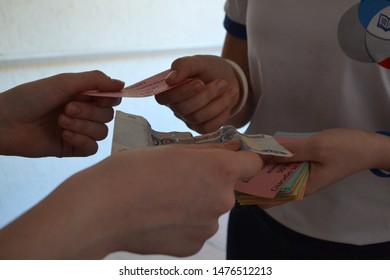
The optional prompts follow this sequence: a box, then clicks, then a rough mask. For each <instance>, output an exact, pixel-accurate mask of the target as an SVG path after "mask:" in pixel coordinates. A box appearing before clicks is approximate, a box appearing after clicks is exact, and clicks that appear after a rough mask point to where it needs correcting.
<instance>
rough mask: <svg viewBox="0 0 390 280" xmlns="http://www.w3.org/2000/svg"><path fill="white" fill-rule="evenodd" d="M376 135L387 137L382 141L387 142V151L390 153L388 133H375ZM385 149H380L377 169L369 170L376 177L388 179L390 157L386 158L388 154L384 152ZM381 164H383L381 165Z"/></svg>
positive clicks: (389, 175)
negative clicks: (379, 161) (379, 160)
mask: <svg viewBox="0 0 390 280" xmlns="http://www.w3.org/2000/svg"><path fill="white" fill-rule="evenodd" d="M377 133H378V134H380V135H383V136H382V138H384V137H388V139H383V140H385V141H387V143H388V145H386V146H388V147H389V151H390V138H389V137H390V132H388V131H377ZM386 150H387V149H386V148H385V149H382V150H380V153H381V157H380V158H381V159H382V160H381V163H378V166H377V168H371V169H370V171H371V172H372V173H373V174H374V175H376V176H378V177H390V157H389V156H388V155H389V153H388V152H385V151H386ZM382 162H383V163H382Z"/></svg>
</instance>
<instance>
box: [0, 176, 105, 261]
mask: <svg viewBox="0 0 390 280" xmlns="http://www.w3.org/2000/svg"><path fill="white" fill-rule="evenodd" d="M72 184H73V183H72V182H68V181H67V182H65V183H64V185H62V186H60V187H59V188H58V189H57V190H55V191H54V192H53V193H52V194H51V195H49V196H48V197H47V198H46V199H44V200H43V201H42V202H41V203H39V204H38V205H36V206H35V207H33V208H32V209H31V210H30V211H28V212H27V213H25V214H24V215H22V216H21V217H20V218H18V219H17V220H15V221H14V222H12V223H11V224H9V225H8V226H6V227H5V228H4V229H2V230H1V231H0V259H101V258H103V257H104V256H105V255H107V254H108V253H109V252H110V251H111V248H110V244H109V243H107V241H106V240H105V239H104V238H102V235H101V234H102V231H101V230H99V226H100V225H99V223H100V219H99V213H98V212H96V211H95V213H93V212H94V211H93V207H90V206H89V204H91V203H88V194H87V193H84V192H83V191H81V192H80V191H78V190H77V191H75V189H76V188H78V189H82V188H83V185H79V186H75V185H72ZM95 215H96V216H95Z"/></svg>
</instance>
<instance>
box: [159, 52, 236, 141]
mask: <svg viewBox="0 0 390 280" xmlns="http://www.w3.org/2000/svg"><path fill="white" fill-rule="evenodd" d="M171 69H172V72H171V73H170V74H169V75H168V77H167V79H166V82H167V83H168V84H169V85H175V84H178V83H181V82H183V81H185V80H186V79H193V80H192V81H190V82H188V83H185V84H183V85H180V86H178V87H176V88H174V89H171V90H169V91H167V92H164V93H161V94H159V95H157V96H156V100H157V102H158V103H160V104H162V105H167V106H168V107H169V108H170V109H171V110H172V111H173V112H174V113H175V115H176V116H177V117H178V118H180V119H181V120H183V121H184V122H185V123H186V124H187V126H188V127H189V128H191V129H193V130H195V131H197V132H199V133H208V132H212V131H215V130H217V129H218V128H220V127H221V126H222V125H223V124H225V123H226V122H227V120H228V118H229V115H230V112H231V111H232V109H233V108H234V107H235V106H236V105H237V104H238V102H239V99H240V97H239V88H240V85H239V82H238V80H237V78H236V75H235V73H234V70H233V69H232V67H231V66H230V64H229V63H228V62H226V60H225V59H223V58H221V57H217V56H210V55H197V56H192V57H184V58H179V59H177V60H175V61H174V62H173V63H172V67H171Z"/></svg>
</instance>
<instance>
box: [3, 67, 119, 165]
mask: <svg viewBox="0 0 390 280" xmlns="http://www.w3.org/2000/svg"><path fill="white" fill-rule="evenodd" d="M123 85H124V84H123V82H121V81H118V80H114V79H111V78H109V77H108V76H106V75H105V74H103V73H101V72H99V71H92V72H84V73H72V74H60V75H56V76H52V77H49V78H46V79H41V80H38V81H34V82H30V83H26V84H23V85H20V86H17V87H15V88H12V89H10V90H8V91H6V92H4V93H2V94H0V154H2V155H18V156H27V157H43V156H57V157H65V156H86V155H91V154H94V153H95V152H96V151H97V147H98V146H97V143H96V141H99V140H102V139H104V138H105V137H106V136H107V133H108V129H107V127H106V125H105V124H104V123H106V122H109V121H111V120H112V118H113V109H112V106H114V105H117V104H119V103H120V99H119V98H107V97H91V96H86V95H84V94H79V93H81V92H84V91H88V90H100V91H119V90H121V89H122V88H123Z"/></svg>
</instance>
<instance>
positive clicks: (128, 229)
mask: <svg viewBox="0 0 390 280" xmlns="http://www.w3.org/2000/svg"><path fill="white" fill-rule="evenodd" d="M238 149H239V143H238V142H232V143H229V144H219V145H218V144H214V145H212V144H210V145H193V146H190V145H187V146H182V145H169V146H159V147H153V148H143V149H129V150H127V151H124V152H120V153H116V154H114V155H112V156H110V157H109V158H107V159H106V160H104V161H102V162H101V163H99V164H97V165H95V166H93V167H91V168H89V169H86V170H84V171H82V172H80V173H78V174H76V175H75V176H73V177H71V178H69V179H68V180H67V181H65V182H64V183H63V184H62V185H61V186H60V187H59V188H58V189H57V190H56V191H54V192H53V193H52V194H51V195H50V196H48V197H47V198H46V199H45V200H44V201H43V202H42V203H41V204H39V205H38V206H36V207H35V208H33V209H32V210H31V211H30V212H28V213H27V214H25V215H24V216H22V217H21V218H20V219H19V220H17V221H15V222H14V223H12V224H11V225H10V226H8V227H6V228H5V229H4V231H3V235H1V232H0V244H1V243H3V244H2V245H1V246H0V258H1V257H4V256H5V257H7V258H43V259H47V258H61V259H62V258H102V257H104V256H105V255H107V254H108V253H111V252H115V251H119V250H121V251H123V250H124V251H130V252H135V253H142V254H157V253H158V254H169V255H174V256H188V255H191V254H194V253H196V252H197V251H198V250H199V249H200V248H201V247H202V246H203V243H204V242H205V241H206V240H207V239H208V238H209V237H211V236H212V235H213V234H214V233H215V232H216V230H217V228H218V217H219V216H220V215H221V214H223V213H225V212H226V211H228V210H229V209H231V207H232V206H233V205H234V192H233V188H234V184H235V183H236V181H238V180H239V179H243V178H248V177H252V176H254V175H255V174H257V172H258V171H260V169H261V166H262V162H261V159H260V157H259V156H258V155H257V154H255V153H252V152H248V151H237V150H238ZM18 232H19V233H18ZM26 233H27V234H26ZM34 246H36V247H34Z"/></svg>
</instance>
